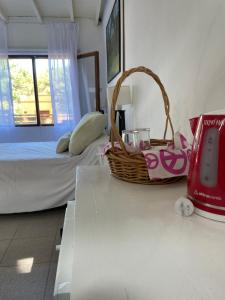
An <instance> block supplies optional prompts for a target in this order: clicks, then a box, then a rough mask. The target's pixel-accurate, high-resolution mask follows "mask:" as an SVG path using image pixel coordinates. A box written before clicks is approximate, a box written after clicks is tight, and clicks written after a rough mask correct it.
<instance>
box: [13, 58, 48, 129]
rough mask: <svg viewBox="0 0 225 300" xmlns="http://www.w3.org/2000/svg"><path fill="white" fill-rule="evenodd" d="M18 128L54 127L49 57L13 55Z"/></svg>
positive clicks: (14, 98) (15, 113)
mask: <svg viewBox="0 0 225 300" xmlns="http://www.w3.org/2000/svg"><path fill="white" fill-rule="evenodd" d="M9 68H10V75H11V81H12V96H13V110H14V121H15V125H16V126H40V125H53V114H52V101H51V94H50V83H49V70H48V58H47V57H46V56H29V57H28V56H26V57H25V56H9Z"/></svg>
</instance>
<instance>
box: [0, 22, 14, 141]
mask: <svg viewBox="0 0 225 300" xmlns="http://www.w3.org/2000/svg"><path fill="white" fill-rule="evenodd" d="M13 127H14V118H13V104H12V89H11V80H10V71H9V62H8V45H7V28H6V24H5V23H3V22H0V133H1V136H2V135H3V134H4V133H6V131H7V132H8V130H9V129H11V128H13Z"/></svg>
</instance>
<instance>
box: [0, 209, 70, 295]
mask: <svg viewBox="0 0 225 300" xmlns="http://www.w3.org/2000/svg"><path fill="white" fill-rule="evenodd" d="M64 213H65V207H62V208H57V209H53V210H49V211H43V212H36V213H27V214H16V215H0V299H2V300H14V299H15V300H50V299H53V288H54V281H55V273H56V266H57V259H58V255H57V254H58V253H57V251H56V250H55V246H56V245H57V244H58V243H59V241H60V227H62V225H63V219H64Z"/></svg>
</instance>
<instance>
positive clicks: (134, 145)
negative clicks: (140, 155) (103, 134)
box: [122, 130, 140, 152]
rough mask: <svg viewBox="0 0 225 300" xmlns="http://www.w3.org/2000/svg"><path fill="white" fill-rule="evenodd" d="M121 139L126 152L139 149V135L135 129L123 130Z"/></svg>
mask: <svg viewBox="0 0 225 300" xmlns="http://www.w3.org/2000/svg"><path fill="white" fill-rule="evenodd" d="M122 140H123V142H124V144H125V147H126V150H127V151H128V152H138V151H140V149H139V137H138V131H137V130H123V131H122Z"/></svg>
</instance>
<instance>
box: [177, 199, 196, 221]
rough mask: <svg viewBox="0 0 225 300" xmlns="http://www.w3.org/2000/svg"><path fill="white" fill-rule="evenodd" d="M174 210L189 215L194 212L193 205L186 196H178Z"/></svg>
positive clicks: (182, 214) (181, 214)
mask: <svg viewBox="0 0 225 300" xmlns="http://www.w3.org/2000/svg"><path fill="white" fill-rule="evenodd" d="M175 211H176V213H177V214H178V215H180V216H185V217H189V216H191V215H192V214H193V212H194V205H193V203H192V202H191V200H189V199H188V198H185V197H180V198H179V199H177V201H176V202H175Z"/></svg>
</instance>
